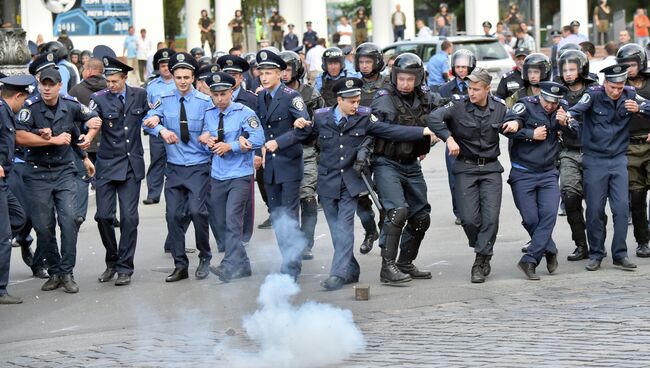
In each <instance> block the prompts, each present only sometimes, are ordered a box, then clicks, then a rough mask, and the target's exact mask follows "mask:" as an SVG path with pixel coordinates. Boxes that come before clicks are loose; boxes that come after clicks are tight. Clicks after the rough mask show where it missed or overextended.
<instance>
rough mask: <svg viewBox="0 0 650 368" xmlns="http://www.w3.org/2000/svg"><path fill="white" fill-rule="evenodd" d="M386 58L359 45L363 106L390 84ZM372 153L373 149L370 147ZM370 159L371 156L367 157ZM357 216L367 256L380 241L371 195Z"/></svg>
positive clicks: (357, 60)
mask: <svg viewBox="0 0 650 368" xmlns="http://www.w3.org/2000/svg"><path fill="white" fill-rule="evenodd" d="M384 66H385V64H384V56H383V54H382V51H381V48H380V47H379V45H377V44H374V43H372V42H365V43H362V44H361V45H359V46H358V47H357V49H356V51H355V53H354V69H355V70H356V72H357V73H359V74H361V76H360V78H361V80H362V81H363V86H362V87H361V102H359V104H360V105H361V106H367V107H369V106H370V105H371V104H372V99H373V98H374V97H375V95H376V94H377V91H379V90H380V89H381V88H383V87H384V85H385V84H388V83H390V81H389V79H388V77H387V76H383V75H382V74H381V72H382V70H383V69H384ZM373 142H374V139H372V136H371V137H369V139H367V140H366V141H364V146H371V145H372V144H373ZM369 148H370V149H369V151H372V149H371V148H372V147H369ZM363 155H364V154H363V153H362V154H360V157H358V160H357V161H359V162H366V160H365V158H364V157H363ZM367 156H368V157H367V158H369V155H367ZM364 175H365V174H364ZM357 202H358V207H357V216H359V219H360V220H361V225H362V226H363V229H364V230H365V232H366V234H365V236H364V238H363V242H361V246H360V247H359V251H360V252H361V253H362V254H366V253H368V252H370V250H372V247H373V244H374V242H375V241H376V240H377V239H379V231H378V229H377V225H375V212H374V211H373V209H372V200H371V199H370V195H368V194H366V195H363V196H360V197H359V200H358V201H357ZM381 221H383V214H382V213H380V222H381Z"/></svg>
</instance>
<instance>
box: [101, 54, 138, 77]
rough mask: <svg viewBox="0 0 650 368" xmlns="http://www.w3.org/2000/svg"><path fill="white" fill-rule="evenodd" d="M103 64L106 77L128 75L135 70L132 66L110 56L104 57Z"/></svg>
mask: <svg viewBox="0 0 650 368" xmlns="http://www.w3.org/2000/svg"><path fill="white" fill-rule="evenodd" d="M102 63H104V75H112V74H115V73H124V74H126V73H128V72H130V71H131V70H133V68H131V67H130V66H128V65H126V64H124V63H123V62H121V61H119V60H117V59H116V58H114V57H110V56H104V57H103V58H102Z"/></svg>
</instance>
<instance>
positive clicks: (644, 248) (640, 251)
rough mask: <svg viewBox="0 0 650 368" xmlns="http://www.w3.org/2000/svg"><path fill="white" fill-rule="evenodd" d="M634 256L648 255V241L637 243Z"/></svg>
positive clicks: (649, 251) (643, 256)
mask: <svg viewBox="0 0 650 368" xmlns="http://www.w3.org/2000/svg"><path fill="white" fill-rule="evenodd" d="M636 256H637V257H639V258H648V257H650V248H648V243H644V244H639V245H638V246H637V247H636Z"/></svg>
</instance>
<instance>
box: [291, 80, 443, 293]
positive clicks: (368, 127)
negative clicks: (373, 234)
mask: <svg viewBox="0 0 650 368" xmlns="http://www.w3.org/2000/svg"><path fill="white" fill-rule="evenodd" d="M362 88H363V81H361V80H360V79H358V78H343V79H340V80H339V81H338V82H336V84H335V85H334V92H335V93H336V94H337V96H338V97H337V104H336V105H335V106H333V107H327V108H324V109H319V110H317V111H316V115H315V118H314V122H313V125H307V124H304V123H306V122H304V121H300V120H299V121H297V122H296V125H297V127H300V128H302V127H304V128H305V129H304V131H302V132H301V133H302V134H301V133H298V135H299V137H301V138H304V137H306V136H310V135H311V136H317V137H318V139H319V142H318V143H319V146H320V147H321V158H320V161H319V167H318V195H319V197H320V199H321V202H322V204H323V211H324V212H325V217H326V218H327V224H328V226H329V228H330V233H331V234H332V240H333V243H334V257H333V259H332V268H331V270H330V276H329V277H328V278H327V279H326V280H324V281H322V282H321V286H322V287H323V288H325V289H326V290H336V289H340V288H341V287H342V286H343V285H344V284H348V283H353V282H357V281H359V272H360V268H359V263H357V261H356V259H355V258H354V252H353V250H354V212H355V210H356V208H357V203H356V202H357V197H358V196H359V194H360V193H362V192H366V191H367V189H366V187H365V185H364V183H363V181H362V180H361V178H360V176H359V174H358V173H357V172H356V170H354V168H353V167H354V163H355V161H356V157H357V152H356V151H357V147H358V146H359V145H360V144H361V142H362V141H363V140H364V138H365V136H366V135H367V134H370V135H378V136H381V137H384V138H386V139H390V140H393V141H409V140H410V141H413V140H417V139H420V138H422V136H423V134H424V135H432V134H433V133H432V132H431V131H430V130H429V129H428V128H426V127H425V128H424V129H423V128H420V127H404V126H399V125H393V124H386V123H383V122H379V121H378V119H377V117H375V116H374V115H372V114H371V113H370V109H369V108H367V107H363V106H359V104H360V100H361V96H360V95H361V90H362ZM427 139H429V138H427Z"/></svg>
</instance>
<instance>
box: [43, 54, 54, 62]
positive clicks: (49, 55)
mask: <svg viewBox="0 0 650 368" xmlns="http://www.w3.org/2000/svg"><path fill="white" fill-rule="evenodd" d="M45 58H46V59H47V61H54V55H52V54H47V56H46V57H45Z"/></svg>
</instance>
